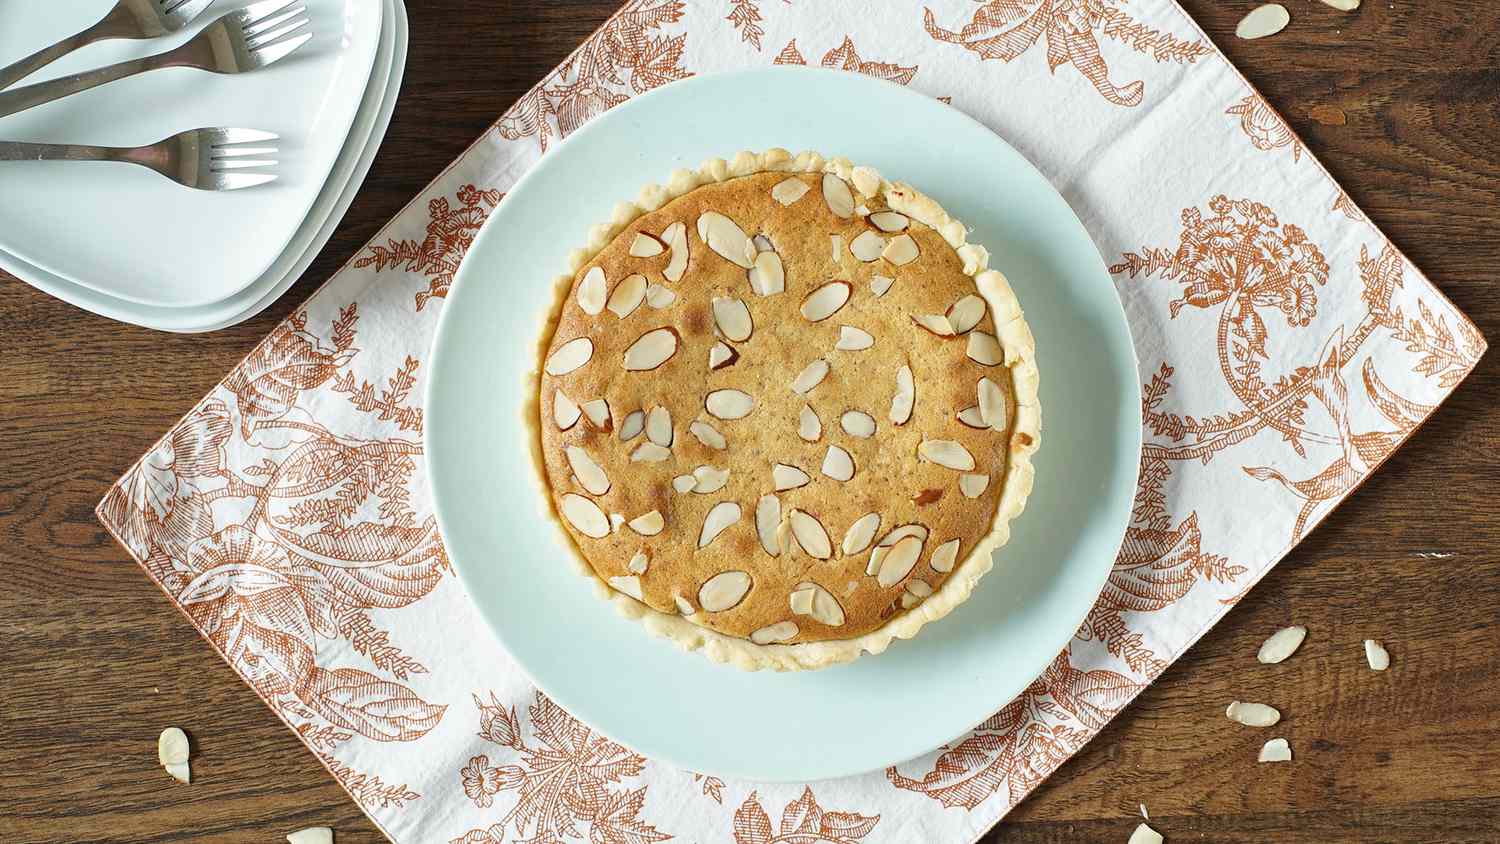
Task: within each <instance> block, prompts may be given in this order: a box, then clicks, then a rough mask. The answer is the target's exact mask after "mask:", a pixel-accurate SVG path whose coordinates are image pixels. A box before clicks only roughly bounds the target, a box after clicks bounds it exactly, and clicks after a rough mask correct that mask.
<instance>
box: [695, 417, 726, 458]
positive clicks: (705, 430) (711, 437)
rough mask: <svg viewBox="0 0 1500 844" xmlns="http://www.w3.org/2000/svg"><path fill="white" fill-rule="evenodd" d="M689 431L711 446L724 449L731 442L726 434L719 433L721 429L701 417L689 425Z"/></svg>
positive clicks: (720, 449)
mask: <svg viewBox="0 0 1500 844" xmlns="http://www.w3.org/2000/svg"><path fill="white" fill-rule="evenodd" d="M688 432H689V433H691V434H692V435H693V437H694V438H696V439H697V440H698V442H700V443H703V444H704V445H706V446H708V447H709V448H712V449H715V450H718V451H723V450H724V449H726V448H728V447H729V443H728V442H727V441H725V439H724V435H723V434H721V433H719V429H718V428H715V427H714V426H712V425H710V424H708V423H707V422H704V421H703V420H701V419H699V420H696V421H694V422H693V424H691V425H689V426H688Z"/></svg>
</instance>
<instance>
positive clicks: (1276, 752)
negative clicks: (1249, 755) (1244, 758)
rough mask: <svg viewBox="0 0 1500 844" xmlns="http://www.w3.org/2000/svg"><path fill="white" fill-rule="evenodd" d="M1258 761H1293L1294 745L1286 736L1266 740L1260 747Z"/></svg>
mask: <svg viewBox="0 0 1500 844" xmlns="http://www.w3.org/2000/svg"><path fill="white" fill-rule="evenodd" d="M1256 761H1257V762H1290V761H1292V746H1291V745H1290V744H1288V743H1287V740H1286V739H1284V738H1273V739H1271V740H1270V741H1268V742H1266V743H1265V745H1264V746H1262V747H1261V749H1260V756H1258V757H1257V758H1256Z"/></svg>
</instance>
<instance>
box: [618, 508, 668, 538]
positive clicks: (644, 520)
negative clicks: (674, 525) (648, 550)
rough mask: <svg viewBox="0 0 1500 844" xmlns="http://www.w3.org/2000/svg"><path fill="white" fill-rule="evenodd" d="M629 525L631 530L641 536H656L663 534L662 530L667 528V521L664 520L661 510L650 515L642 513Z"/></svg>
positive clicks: (653, 511)
mask: <svg viewBox="0 0 1500 844" xmlns="http://www.w3.org/2000/svg"><path fill="white" fill-rule="evenodd" d="M627 524H628V526H629V527H630V529H631V530H633V531H635V532H636V533H638V534H640V535H641V536H655V535H657V534H658V533H661V531H662V528H664V527H666V526H667V520H666V519H664V518H662V515H661V511H660V510H652V511H651V512H649V513H642V514H641V515H639V516H636V517H635V518H633V519H631V520H630V521H629V522H628V523H627Z"/></svg>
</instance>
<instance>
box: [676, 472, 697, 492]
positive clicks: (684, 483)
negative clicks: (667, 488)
mask: <svg viewBox="0 0 1500 844" xmlns="http://www.w3.org/2000/svg"><path fill="white" fill-rule="evenodd" d="M697 485H698V479H697V478H695V477H693V476H692V475H678V476H677V477H675V478H673V479H672V489H675V490H677V491H678V492H691V491H692V489H693V487H695V486H697Z"/></svg>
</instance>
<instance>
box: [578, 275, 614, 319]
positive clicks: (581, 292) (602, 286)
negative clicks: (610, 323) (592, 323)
mask: <svg viewBox="0 0 1500 844" xmlns="http://www.w3.org/2000/svg"><path fill="white" fill-rule="evenodd" d="M608 293H609V285H608V283H607V282H605V280H604V270H603V268H601V267H590V268H589V271H588V272H586V273H584V274H583V281H580V282H578V297H577V298H578V308H579V310H581V311H583V312H584V313H586V314H588V315H589V316H598V315H599V312H600V311H602V310H604V299H605V297H606V295H608Z"/></svg>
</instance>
